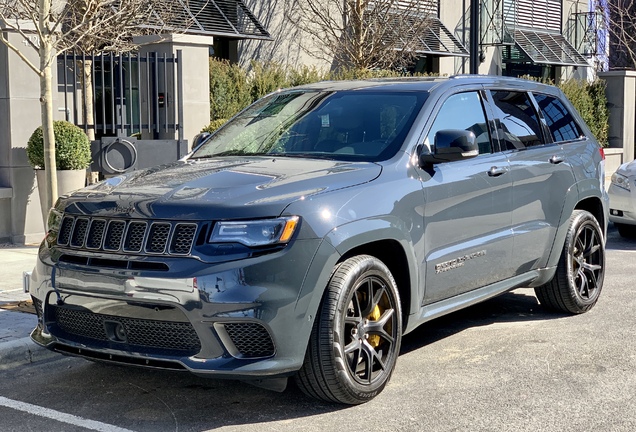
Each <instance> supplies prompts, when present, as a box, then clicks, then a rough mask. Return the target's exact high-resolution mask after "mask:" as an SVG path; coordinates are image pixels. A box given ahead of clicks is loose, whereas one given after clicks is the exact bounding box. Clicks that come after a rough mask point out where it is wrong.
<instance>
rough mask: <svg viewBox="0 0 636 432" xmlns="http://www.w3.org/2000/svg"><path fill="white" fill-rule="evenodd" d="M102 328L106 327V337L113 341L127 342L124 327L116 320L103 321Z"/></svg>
mask: <svg viewBox="0 0 636 432" xmlns="http://www.w3.org/2000/svg"><path fill="white" fill-rule="evenodd" d="M104 328H105V329H106V335H107V336H108V339H110V340H111V341H113V342H127V341H128V336H127V335H126V328H125V327H124V325H123V324H122V323H120V322H117V321H105V322H104Z"/></svg>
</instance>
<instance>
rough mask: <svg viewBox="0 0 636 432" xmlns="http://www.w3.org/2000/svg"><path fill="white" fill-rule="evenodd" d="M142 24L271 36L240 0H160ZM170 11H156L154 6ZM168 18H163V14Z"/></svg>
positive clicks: (242, 36) (248, 36) (244, 36)
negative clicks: (162, 12)
mask: <svg viewBox="0 0 636 432" xmlns="http://www.w3.org/2000/svg"><path fill="white" fill-rule="evenodd" d="M152 3H153V11H152V13H151V16H150V17H149V19H148V22H147V23H145V25H144V27H149V28H154V29H166V30H177V31H180V32H184V33H186V34H197V35H203V36H224V37H231V38H235V39H271V36H270V34H269V32H268V31H267V30H266V29H265V27H264V26H263V25H262V24H261V23H260V22H259V21H258V19H256V17H255V16H254V14H253V13H252V11H250V9H249V8H248V7H247V6H246V5H245V3H243V1H242V0H159V1H156V0H155V1H154V2H152ZM164 7H165V8H169V12H168V13H166V14H163V16H164V18H163V19H162V14H159V13H157V8H162V9H163V8H164ZM166 16H167V17H168V18H165V17H166Z"/></svg>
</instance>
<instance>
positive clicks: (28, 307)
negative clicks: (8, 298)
mask: <svg viewBox="0 0 636 432" xmlns="http://www.w3.org/2000/svg"><path fill="white" fill-rule="evenodd" d="M0 309H6V310H10V311H13V312H24V313H30V314H35V307H33V302H32V301H31V300H23V301H19V302H11V303H9V302H6V303H3V302H0Z"/></svg>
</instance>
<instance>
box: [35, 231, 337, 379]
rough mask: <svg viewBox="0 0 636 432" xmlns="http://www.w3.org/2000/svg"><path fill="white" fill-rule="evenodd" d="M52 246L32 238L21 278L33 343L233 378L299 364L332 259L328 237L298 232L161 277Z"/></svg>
mask: <svg viewBox="0 0 636 432" xmlns="http://www.w3.org/2000/svg"><path fill="white" fill-rule="evenodd" d="M53 252H54V253H53V254H52V250H51V249H49V248H48V247H47V246H46V244H45V243H44V244H43V245H42V246H41V247H40V252H39V257H38V261H37V264H36V267H35V269H34V270H33V272H32V274H31V277H30V282H29V285H30V292H31V295H32V297H33V300H34V303H35V306H36V310H37V312H38V326H37V327H36V329H35V330H34V331H33V332H32V334H31V337H32V339H33V340H34V341H35V342H36V343H38V344H40V345H42V346H45V347H47V348H49V349H51V350H54V351H57V352H60V353H63V354H69V355H76V356H83V357H88V358H92V359H96V360H104V361H111V362H117V363H124V364H131V365H138V366H146V367H155V368H164V369H181V370H188V371H190V372H193V373H197V374H205V375H214V376H218V377H228V378H239V379H250V378H259V377H274V376H285V375H290V374H292V373H293V372H295V371H296V370H298V369H299V368H300V367H301V365H302V362H303V359H304V355H305V349H306V346H307V341H308V338H309V335H310V333H311V327H312V325H313V320H314V317H315V315H316V310H317V309H318V306H319V303H320V299H321V297H322V291H323V288H324V287H325V286H326V284H327V281H328V278H329V275H330V271H329V270H328V269H330V268H331V266H332V264H333V262H335V260H336V259H337V256H336V255H337V254H336V253H335V251H334V250H333V248H332V247H331V246H330V245H329V244H328V243H326V242H321V241H320V240H303V241H296V242H295V243H294V244H293V245H290V247H289V248H287V249H285V250H283V251H279V252H276V253H272V254H269V255H265V256H261V257H257V258H250V259H245V260H239V261H233V262H226V263H222V264H206V263H201V265H200V268H199V270H198V271H197V272H194V274H193V275H192V277H186V278H170V277H165V274H164V275H162V277H157V275H156V274H149V273H147V272H146V274H143V273H141V272H133V271H126V270H113V269H106V268H91V267H88V266H77V265H72V264H69V263H62V262H56V263H54V261H53V259H52V255H53V256H55V255H56V253H55V251H53ZM183 259H184V260H185V259H187V260H188V261H189V263H188V267H190V266H191V265H192V260H193V259H192V258H189V259H188V258H183Z"/></svg>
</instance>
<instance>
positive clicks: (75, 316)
mask: <svg viewBox="0 0 636 432" xmlns="http://www.w3.org/2000/svg"><path fill="white" fill-rule="evenodd" d="M52 308H53V311H54V317H55V323H56V324H57V327H58V328H59V329H60V330H61V331H62V332H63V335H61V336H64V337H66V338H70V339H72V338H73V337H74V336H76V337H77V336H78V337H80V338H88V339H94V340H97V341H101V342H107V341H111V340H112V338H111V337H109V335H108V332H107V330H106V329H107V323H113V322H115V323H120V324H121V325H122V326H123V327H124V329H125V331H126V337H127V340H126V344H127V345H132V346H137V347H142V348H154V349H164V350H174V351H180V352H181V354H182V355H193V354H196V353H198V352H199V351H200V350H201V343H200V341H199V338H198V336H197V334H196V332H195V330H194V327H192V325H191V324H190V323H186V322H172V321H156V320H142V319H137V318H124V317H118V316H112V315H102V314H95V313H91V312H87V311H80V310H76V309H70V308H66V307H59V306H52Z"/></svg>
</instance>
